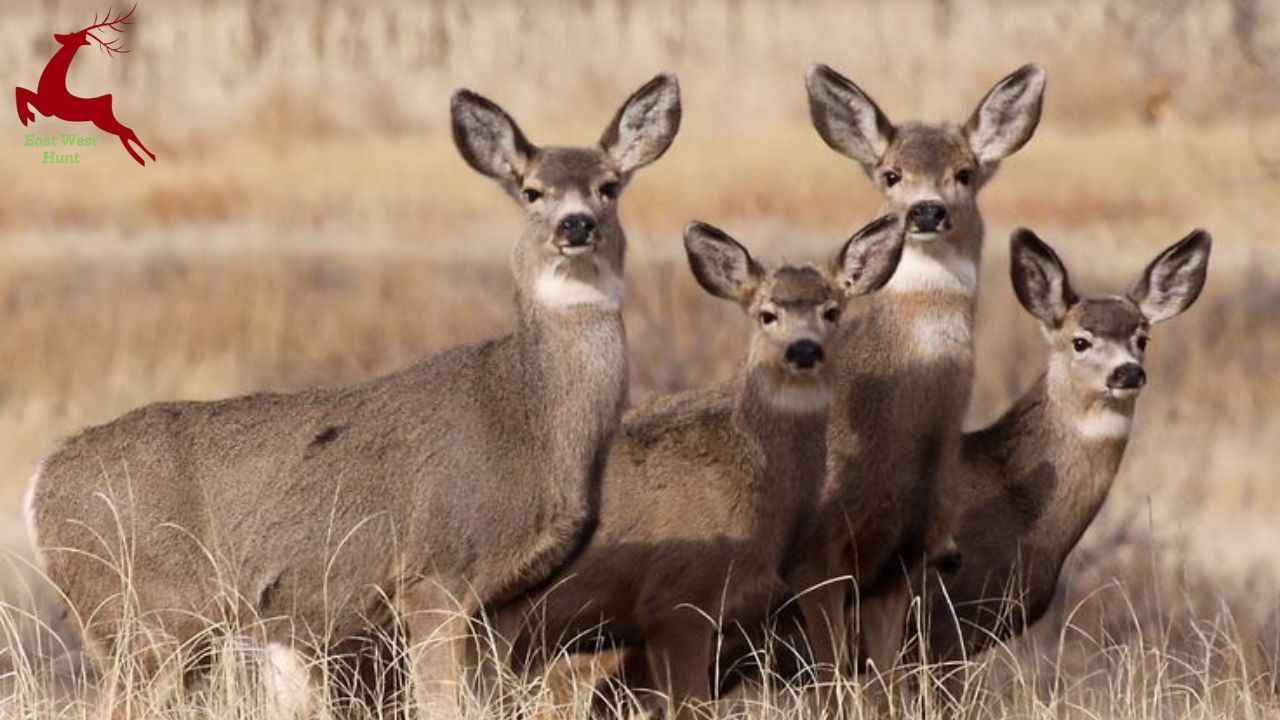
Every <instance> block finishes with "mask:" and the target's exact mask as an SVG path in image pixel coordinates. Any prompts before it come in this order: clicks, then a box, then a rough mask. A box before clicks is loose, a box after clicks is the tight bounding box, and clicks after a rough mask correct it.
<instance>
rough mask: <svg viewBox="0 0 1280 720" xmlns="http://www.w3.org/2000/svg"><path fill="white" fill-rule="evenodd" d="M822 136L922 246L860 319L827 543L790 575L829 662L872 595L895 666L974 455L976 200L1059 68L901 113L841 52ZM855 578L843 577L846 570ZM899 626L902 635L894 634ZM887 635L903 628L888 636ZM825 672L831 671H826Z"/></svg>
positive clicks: (842, 405) (879, 656)
mask: <svg viewBox="0 0 1280 720" xmlns="http://www.w3.org/2000/svg"><path fill="white" fill-rule="evenodd" d="M807 85H808V92H809V109H810V113H811V115H812V119H813V124H814V127H815V128H816V129H817V131H818V134H819V135H820V136H821V137H822V139H823V140H824V141H825V142H826V143H827V144H828V145H829V146H831V147H832V148H833V149H835V150H836V151H837V152H840V153H842V154H844V155H846V156H848V157H850V158H852V159H854V160H855V161H857V162H858V164H859V165H861V166H862V169H863V170H864V171H865V172H866V173H867V175H868V177H870V178H871V180H872V182H874V183H875V184H876V187H877V188H878V189H879V190H880V192H881V194H882V196H883V204H882V206H881V211H882V212H886V213H897V214H901V215H903V216H904V217H905V223H906V232H907V240H906V248H905V249H904V251H903V255H902V263H901V265H900V267H899V268H898V271H897V273H895V274H894V276H893V279H892V280H891V281H890V282H889V284H888V286H887V287H886V288H885V292H883V293H880V295H878V296H877V298H876V299H875V301H874V304H875V305H876V308H875V310H874V311H873V312H870V313H868V315H867V322H864V323H860V324H852V325H848V326H846V329H845V330H844V331H843V332H842V337H841V338H839V339H838V340H837V341H836V343H837V344H839V345H840V353H839V355H840V356H839V359H838V360H837V361H836V362H837V367H836V373H837V376H838V380H837V383H836V387H837V392H836V396H835V398H834V400H833V404H832V410H831V422H830V423H828V432H827V447H828V467H827V473H828V487H827V489H826V491H825V493H824V500H823V504H822V507H821V508H820V510H819V513H820V515H819V517H818V519H817V522H815V523H814V524H813V531H812V532H811V533H810V535H809V536H808V537H807V538H805V539H804V542H805V546H806V547H810V548H813V552H812V553H811V554H810V555H808V556H806V557H804V558H802V559H801V562H799V563H798V564H797V565H796V567H794V568H793V569H792V571H791V573H790V574H789V583H790V584H791V588H792V590H793V591H796V592H802V595H801V597H800V601H799V605H800V610H801V612H802V614H803V616H804V623H805V626H806V628H807V629H808V631H809V643H810V645H811V648H812V650H813V653H814V660H815V661H816V663H817V664H818V666H819V667H820V668H822V669H823V673H822V674H823V675H827V674H829V673H834V672H836V671H838V670H839V669H841V668H842V667H843V666H844V664H845V660H846V658H845V647H846V641H845V636H846V623H847V620H846V618H845V612H846V610H845V608H846V606H847V603H848V602H849V600H850V592H851V590H852V591H856V592H857V593H858V594H859V595H860V596H861V597H862V598H863V599H865V600H866V601H865V602H862V603H860V608H861V609H860V612H861V626H862V627H863V628H865V629H866V630H868V631H874V633H875V634H874V635H869V636H867V638H866V640H867V644H868V647H869V653H868V654H869V655H870V657H871V659H872V660H874V661H876V663H877V664H878V665H880V666H882V667H883V666H884V665H886V664H888V663H889V661H890V659H891V658H892V657H893V656H894V654H896V652H897V649H898V647H899V646H900V645H901V631H900V627H901V624H900V623H898V624H897V628H898V629H897V630H896V631H895V630H894V627H895V623H893V622H892V621H891V619H892V618H895V617H896V618H900V617H902V613H903V612H905V605H906V603H907V601H908V600H909V597H910V585H909V583H907V581H906V580H905V578H904V577H903V574H902V571H901V569H900V568H899V563H907V564H908V565H914V563H916V562H917V560H918V559H919V558H920V557H921V556H922V555H923V554H924V553H925V552H927V551H929V550H930V549H931V548H933V547H935V546H940V545H942V544H943V543H945V542H946V541H947V538H948V535H947V531H948V527H947V523H946V522H940V523H938V524H937V525H936V527H935V526H926V525H925V523H924V519H925V518H933V517H937V514H936V513H932V512H929V513H925V512H922V511H923V510H925V509H926V508H929V507H930V506H931V504H932V503H933V502H934V492H935V487H936V484H937V483H940V482H942V480H943V478H944V476H945V475H946V474H947V473H948V472H949V471H950V468H951V466H952V465H954V463H955V462H956V458H957V456H958V455H959V441H960V434H961V423H962V421H963V418H964V414H965V411H966V409H967V407H968V404H969V392H970V387H971V385H972V381H973V339H972V328H973V315H974V307H975V301H976V297H977V291H978V266H979V260H980V258H981V251H982V237H983V222H982V214H981V212H980V211H979V210H978V206H977V202H976V198H977V193H978V191H979V190H980V189H981V188H982V187H983V186H984V185H985V184H986V183H987V182H988V181H989V180H990V179H991V178H992V176H993V175H994V174H995V172H996V169H997V167H998V165H999V162H1000V161H1001V160H1002V159H1004V158H1005V157H1007V156H1008V155H1010V154H1012V153H1013V152H1015V151H1017V150H1018V149H1019V148H1021V147H1022V146H1023V145H1024V144H1026V142H1027V141H1028V140H1029V139H1030V138H1031V136H1032V134H1033V133H1034V132H1035V129H1036V125H1037V124H1038V123H1039V119H1040V108H1041V102H1042V97H1043V92H1044V86H1045V73H1044V71H1043V70H1041V69H1040V68H1039V67H1037V66H1035V65H1026V66H1024V67H1022V68H1020V69H1018V70H1017V71H1015V72H1013V73H1012V74H1010V75H1008V76H1007V77H1005V78H1004V79H1002V80H1001V81H1000V82H998V83H996V85H995V87H993V88H992V89H991V90H990V91H989V92H988V93H987V95H986V97H984V98H983V99H982V101H981V102H980V103H979V104H978V107H977V109H976V110H974V112H973V114H972V115H971V116H970V117H969V119H968V120H967V121H966V122H965V123H964V124H963V125H959V126H955V125H926V124H920V123H908V124H904V125H894V124H893V123H891V122H890V121H889V119H888V117H887V116H886V115H885V114H884V113H883V112H882V111H881V110H880V108H879V107H878V106H877V105H876V104H875V102H874V101H872V100H871V98H870V97H869V96H868V95H867V94H866V93H864V92H863V91H862V90H861V89H860V88H859V87H858V86H857V85H855V84H853V82H852V81H850V80H848V79H847V78H845V77H843V76H842V75H840V74H839V73H837V72H836V71H834V70H832V69H831V68H829V67H827V66H825V65H817V66H814V67H813V68H811V69H810V71H809V73H808V77H807ZM839 576H850V577H852V578H853V584H852V587H851V586H850V584H849V583H842V582H828V580H830V579H832V578H835V577H839ZM895 633H896V637H895V636H893V635H895ZM882 634H887V636H881V635H882ZM819 679H820V680H825V679H829V678H824V677H820V678H819Z"/></svg>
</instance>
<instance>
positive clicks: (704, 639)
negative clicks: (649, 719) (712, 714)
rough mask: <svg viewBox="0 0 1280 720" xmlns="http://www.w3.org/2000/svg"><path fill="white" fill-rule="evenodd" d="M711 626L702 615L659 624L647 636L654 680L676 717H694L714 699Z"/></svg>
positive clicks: (647, 654)
mask: <svg viewBox="0 0 1280 720" xmlns="http://www.w3.org/2000/svg"><path fill="white" fill-rule="evenodd" d="M711 641H712V636H711V628H710V627H708V625H707V623H706V621H705V620H704V619H703V618H701V617H691V618H681V619H680V620H672V621H669V622H666V623H664V624H662V625H661V626H659V627H658V628H657V630H656V631H654V632H652V633H650V634H649V636H648V637H647V638H646V639H645V657H646V660H647V661H648V662H647V664H648V666H649V676H650V679H651V680H653V682H652V683H651V684H653V685H656V686H657V687H656V688H655V689H657V690H660V691H661V692H662V693H663V694H664V695H665V696H666V698H667V702H668V703H669V704H670V707H671V708H672V709H673V713H671V714H668V716H667V717H669V718H673V719H674V720H694V719H695V718H698V717H700V716H701V714H702V712H701V711H702V710H703V709H704V706H705V705H706V703H707V702H709V701H710V700H711V683H710V678H709V677H708V675H707V668H709V667H711V645H712V642H711Z"/></svg>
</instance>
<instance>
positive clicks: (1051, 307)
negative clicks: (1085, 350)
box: [1009, 228, 1079, 329]
mask: <svg viewBox="0 0 1280 720" xmlns="http://www.w3.org/2000/svg"><path fill="white" fill-rule="evenodd" d="M1009 273H1010V275H1011V277H1012V279H1013V291H1014V293H1016V294H1017V296H1018V301H1019V302H1021V303H1022V307H1024V308H1026V309H1027V312H1029V313H1031V314H1032V315H1034V316H1036V318H1038V319H1039V320H1040V322H1042V323H1044V325H1045V327H1048V328H1051V329H1057V328H1059V327H1061V326H1062V321H1063V319H1064V318H1065V317H1066V316H1067V311H1068V310H1070V309H1071V306H1072V305H1075V304H1076V303H1077V302H1079V298H1078V297H1077V296H1076V294H1075V291H1074V290H1072V289H1071V281H1070V279H1069V278H1068V277H1067V268H1066V266H1065V265H1063V264H1062V260H1061V259H1060V258H1059V257H1058V254H1057V253H1055V252H1054V251H1053V248H1051V247H1049V246H1048V245H1047V244H1046V243H1045V242H1044V241H1043V240H1041V239H1040V238H1038V237H1036V234H1035V233H1033V232H1031V231H1030V230H1028V229H1026V228H1018V229H1017V230H1016V231H1014V233H1013V236H1012V237H1010V238H1009Z"/></svg>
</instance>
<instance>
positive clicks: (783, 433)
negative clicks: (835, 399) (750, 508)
mask: <svg viewBox="0 0 1280 720" xmlns="http://www.w3.org/2000/svg"><path fill="white" fill-rule="evenodd" d="M769 384H770V382H769V380H768V379H766V378H764V377H762V375H761V374H758V373H753V372H751V371H750V370H748V371H747V372H746V373H744V374H743V375H742V376H741V377H740V378H739V379H738V388H737V397H736V400H735V404H734V411H733V424H734V427H735V428H736V429H737V431H738V432H739V433H741V434H742V435H743V436H745V437H746V438H748V439H749V440H750V441H751V443H752V445H754V446H755V447H756V448H757V450H758V452H759V454H760V455H759V458H758V459H759V461H760V463H761V467H759V468H758V472H757V473H756V478H757V480H758V481H760V482H764V483H769V484H770V485H771V486H777V487H786V488H787V489H788V492H789V493H790V494H794V493H793V492H791V491H794V490H796V489H799V487H800V486H803V485H810V484H811V485H813V486H814V487H815V488H816V487H817V486H818V484H820V483H821V481H822V478H823V476H824V473H825V468H826V425H827V405H828V401H829V397H827V396H826V395H827V394H824V392H823V391H824V390H825V389H819V388H815V389H813V390H811V391H810V390H805V391H802V392H798V391H789V392H790V393H792V394H791V395H790V396H788V395H787V394H786V392H788V391H784V392H779V391H777V390H775V389H773V388H771V387H769Z"/></svg>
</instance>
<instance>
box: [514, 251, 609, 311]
mask: <svg viewBox="0 0 1280 720" xmlns="http://www.w3.org/2000/svg"><path fill="white" fill-rule="evenodd" d="M624 290H625V286H624V285H623V282H622V278H620V277H618V275H617V274H616V273H614V272H613V270H611V269H609V268H608V267H607V266H604V265H602V264H601V263H599V262H597V263H596V280H595V282H584V281H582V280H579V279H577V278H573V277H566V276H565V275H562V274H561V273H560V272H558V271H557V270H556V268H554V267H553V268H551V269H549V270H545V271H544V272H543V273H542V274H541V275H539V276H538V279H537V280H536V281H535V282H534V285H533V299H534V302H536V303H537V304H539V305H542V306H543V307H550V308H564V307H575V306H579V305H590V306H593V307H597V308H600V309H602V310H617V309H619V308H621V307H622V295H623V292H624Z"/></svg>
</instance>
